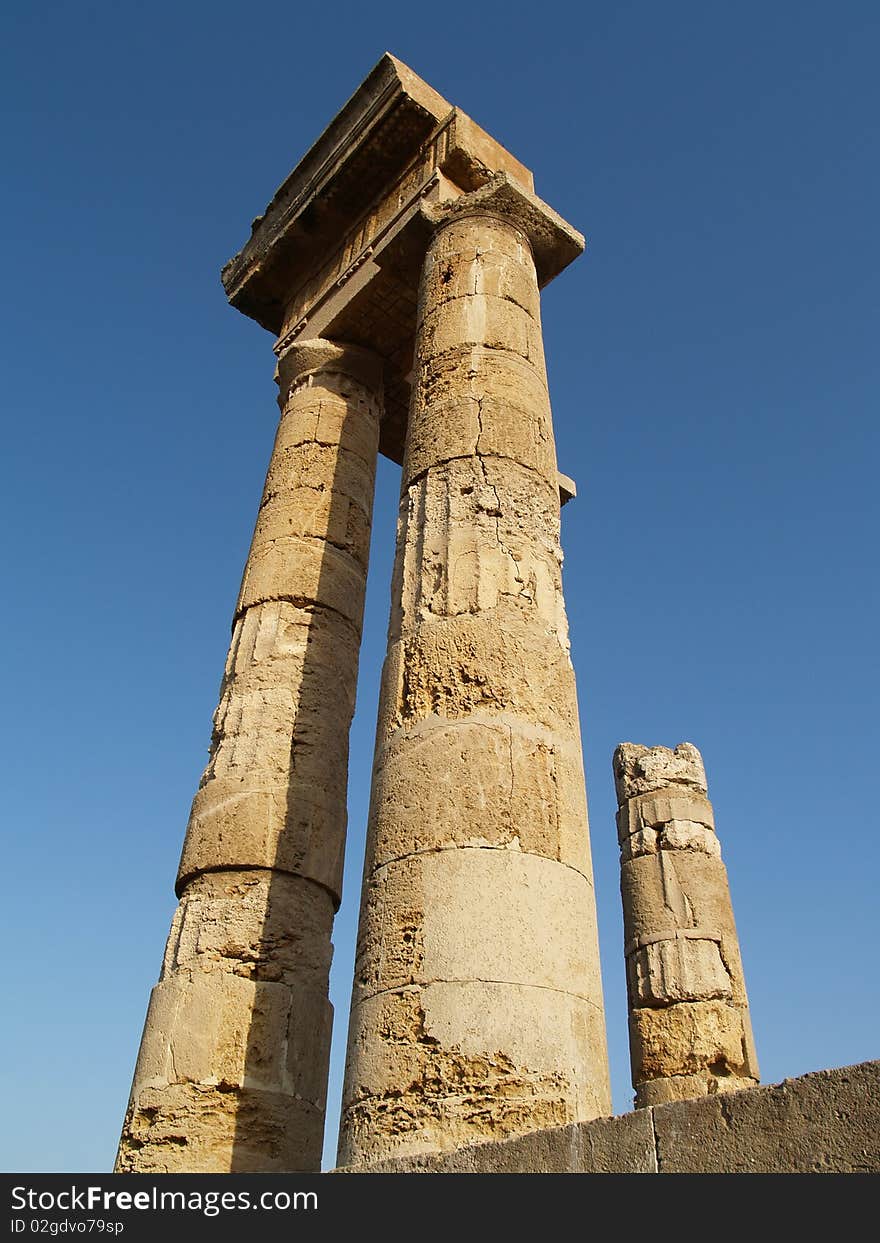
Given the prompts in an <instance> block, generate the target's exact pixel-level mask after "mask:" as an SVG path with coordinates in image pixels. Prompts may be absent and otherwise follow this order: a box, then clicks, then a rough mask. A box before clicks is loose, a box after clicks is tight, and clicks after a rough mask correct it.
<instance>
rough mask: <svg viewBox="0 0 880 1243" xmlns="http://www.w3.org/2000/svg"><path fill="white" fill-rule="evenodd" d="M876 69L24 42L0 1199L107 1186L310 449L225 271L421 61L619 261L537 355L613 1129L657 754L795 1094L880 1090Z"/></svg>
mask: <svg viewBox="0 0 880 1243" xmlns="http://www.w3.org/2000/svg"><path fill="white" fill-rule="evenodd" d="M878 35H880V7H878V6H877V5H876V4H873V3H867V2H865V3H859V2H856V0H844V2H842V3H839V4H831V3H823V4H818V3H809V2H804V3H792V2H789V0H775V2H774V3H772V4H766V3H761V4H758V3H754V2H753V0H743V2H742V3H740V4H737V5H729V4H721V3H715V2H712V0H704V2H702V3H691V2H682V3H678V2H670V3H669V4H666V5H660V4H656V3H644V2H640V3H626V2H622V3H595V4H594V3H585V4H577V5H574V4H571V5H567V4H552V3H551V4H547V5H544V6H543V7H541V8H540V9H539V10H536V9H535V8H534V7H533V6H517V5H515V4H511V3H506V4H497V3H488V4H487V3H481V4H480V5H478V6H477V5H470V4H468V5H465V4H462V3H459V0H451V2H449V3H446V4H444V5H443V6H426V5H402V4H382V3H379V4H378V5H370V6H367V5H355V4H352V5H345V4H341V5H340V4H334V5H326V6H300V5H293V4H286V5H283V4H278V3H274V2H272V0H269V2H267V3H263V4H261V5H259V6H258V7H255V6H253V5H248V4H244V3H242V4H233V3H226V2H224V0H214V2H212V3H210V4H208V3H205V2H203V0H198V2H194V3H186V2H183V3H175V4H170V3H168V0H155V2H154V3H152V4H151V5H149V6H146V5H135V4H133V3H125V2H124V3H112V4H111V3H109V2H108V0H95V2H92V3H89V2H88V0H79V2H78V3H61V4H58V3H56V4H52V3H45V4H41V5H35V4H29V3H23V2H21V0H13V2H12V3H10V4H8V5H7V6H6V8H5V15H4V17H3V19H2V27H0V47H2V50H0V91H2V93H3V95H4V96H5V98H4V99H3V101H2V102H3V116H4V130H5V134H4V141H3V150H4V155H3V180H4V183H5V184H4V193H3V196H2V202H0V216H2V222H3V237H4V239H5V245H6V251H5V256H4V269H5V272H6V276H5V281H4V285H5V288H6V291H7V292H6V295H5V297H4V298H3V299H2V305H0V315H2V318H3V324H2V342H3V347H4V348H3V350H2V357H3V380H2V398H3V407H4V412H5V418H4V432H3V440H4V453H3V464H4V470H3V488H2V496H0V503H2V505H3V509H4V514H3V521H2V526H0V534H2V541H3V549H2V564H3V565H4V567H5V588H6V604H5V608H4V609H3V615H2V626H3V632H4V633H3V642H4V650H5V651H6V652H7V657H6V669H5V675H4V700H5V711H4V713H3V715H2V723H0V730H2V739H0V755H2V760H3V769H4V774H3V791H4V798H3V822H4V846H3V850H4V862H5V874H6V877H7V882H6V894H5V899H4V902H3V904H2V911H0V920H2V925H3V927H2V932H3V938H4V943H5V945H6V947H7V952H6V970H5V973H4V974H5V988H4V1005H3V1012H4V1017H3V1022H2V1025H0V1030H2V1039H3V1045H4V1050H3V1057H2V1059H0V1093H2V1098H3V1101H4V1109H3V1117H4V1122H2V1123H0V1168H2V1169H5V1170H55V1171H68V1170H102V1169H107V1168H109V1166H110V1165H111V1163H112V1160H113V1155H114V1152H115V1146H116V1142H117V1139H118V1134H119V1129H120V1125H121V1121H122V1116H123V1113H124V1109H125V1104H126V1099H127V1095H128V1090H129V1085H130V1080H131V1073H132V1069H133V1065H134V1060H135V1056H136V1052H137V1046H138V1041H139V1037H140V1031H141V1025H142V1022H143V1017H144V1012H145V1008H146V1004H147V998H148V994H149V990H150V988H151V986H152V984H153V983H154V982H155V979H156V976H157V973H158V969H159V965H160V961H161V954H162V948H163V944H164V939H165V936H166V934H167V930H168V924H169V920H170V917H171V914H172V911H173V907H174V897H173V891H172V886H173V880H174V874H175V870H176V865H177V860H178V855H179V849H180V844H181V841H182V836H183V831H184V828H185V825H186V818H187V814H188V810H189V804H190V801H191V798H192V795H193V792H194V790H195V788H196V785H197V782H198V779H199V776H200V773H201V770H202V768H203V766H204V763H205V760H206V753H207V745H208V741H209V735H210V723H211V714H212V712H213V709H214V706H215V704H216V698H217V689H218V685H219V679H220V674H221V671H222V665H223V659H224V655H225V649H226V645H227V642H228V636H229V620H230V615H231V610H232V606H233V604H234V600H235V594H236V591H237V587H238V582H239V577H240V573H241V568H242V565H243V562H244V558H245V556H246V553H247V547H248V543H249V539H250V535H251V530H252V526H253V520H254V516H255V513H256V507H257V504H258V501H259V496H260V491H261V487H262V480H263V475H264V473H265V468H266V464H267V461H268V457H269V453H270V450H271V446H272V439H273V433H274V425H275V420H276V417H277V411H276V406H275V389H274V384H273V381H272V369H273V356H272V351H271V345H272V341H271V338H270V337H269V335H268V334H267V333H265V332H264V331H263V330H262V329H260V328H259V327H258V326H257V325H256V324H253V323H252V322H250V321H249V320H246V319H244V318H243V317H242V316H240V315H239V314H237V313H236V312H235V311H233V310H231V309H229V308H228V307H227V306H226V303H225V299H224V296H223V291H222V289H221V286H220V283H219V271H220V267H221V266H222V264H223V263H224V262H225V261H226V260H227V259H228V258H229V257H230V256H231V255H232V254H233V253H234V252H235V251H237V250H238V249H239V247H240V246H241V245H242V243H243V242H244V241H245V239H246V238H247V236H248V234H249V227H250V221H251V219H252V218H253V217H254V216H255V215H257V214H258V213H259V212H260V211H262V209H263V208H264V206H265V204H266V203H267V202H268V200H269V198H270V197H271V194H272V193H273V191H274V189H275V188H276V186H277V185H278V184H279V183H280V182H281V180H282V179H283V177H284V176H285V175H286V174H287V172H288V171H289V170H290V169H291V168H292V167H293V165H294V164H295V163H296V161H297V160H298V159H299V157H300V156H301V155H302V154H303V153H304V151H305V150H306V148H307V147H308V146H309V145H310V144H311V142H312V141H313V140H314V138H315V137H316V136H317V135H318V133H319V132H320V130H321V129H322V128H323V126H324V125H325V124H326V123H327V121H328V120H329V119H330V117H331V116H332V115H333V114H334V113H335V112H336V110H337V109H338V108H339V107H340V106H341V105H342V103H343V102H344V101H345V99H347V97H348V96H349V95H350V94H351V92H352V91H353V90H354V88H355V87H356V86H357V84H358V83H359V82H360V81H361V79H362V78H363V77H364V76H365V75H366V73H367V72H368V70H369V69H370V68H371V67H372V65H373V64H374V63H375V61H376V60H378V58H379V56H380V55H381V53H382V52H383V51H384V50H385V49H386V48H387V49H388V50H390V51H393V52H394V53H395V54H396V55H398V56H400V57H401V58H402V59H403V60H404V61H406V62H407V63H408V64H409V65H410V66H412V68H414V69H415V70H416V72H418V73H419V74H421V75H422V76H423V77H424V78H426V79H427V81H429V82H430V83H431V84H432V85H433V86H434V87H435V88H436V89H437V90H439V91H440V92H441V93H442V94H443V95H444V96H445V97H446V98H447V99H449V100H450V101H451V102H453V103H455V104H457V105H459V106H460V107H461V108H463V109H464V110H465V111H466V112H468V113H469V114H470V115H471V116H472V117H473V118H474V119H475V120H476V121H478V122H479V123H480V124H481V125H482V126H483V127H484V128H485V129H487V130H488V131H489V132H490V133H491V134H493V135H494V136H495V137H496V138H498V139H499V140H501V141H502V142H503V143H504V144H505V145H506V146H508V147H509V148H510V149H511V150H512V151H513V152H514V153H515V154H516V155H517V156H518V157H519V158H520V159H521V160H522V161H523V162H524V163H526V164H528V165H529V166H531V167H532V168H533V169H534V172H535V183H536V189H537V192H538V193H539V194H540V195H541V197H543V198H544V199H546V200H547V201H548V202H549V203H550V204H551V205H552V206H553V207H555V208H556V209H557V210H558V211H559V212H560V213H561V214H562V215H564V216H565V217H566V218H567V219H569V220H570V221H571V222H572V223H573V224H575V225H576V226H577V227H578V228H580V229H581V230H582V231H583V232H585V233H586V234H587V237H588V245H587V251H586V254H585V255H584V257H583V258H582V259H581V260H579V261H578V262H577V263H576V264H575V265H574V266H573V267H572V268H570V269H569V270H568V271H567V272H565V273H564V274H563V275H562V276H561V277H560V278H559V279H558V281H557V282H556V283H554V284H553V285H552V286H551V287H550V288H549V289H548V290H547V292H546V294H545V296H544V331H545V344H546V349H547V356H548V366H549V370H550V383H551V396H552V399H553V405H554V417H555V422H556V432H557V444H558V450H559V461H560V467H561V469H562V470H563V471H565V472H566V473H567V474H570V475H572V476H574V477H575V478H576V480H577V482H578V486H579V496H578V499H577V500H576V501H575V502H573V503H572V504H571V505H569V506H568V507H567V508H566V510H565V513H564V521H563V543H564V548H565V553H566V563H565V585H566V597H567V604H568V610H569V617H570V623H571V632H572V644H573V657H574V662H575V669H576V671H577V676H578V689H579V695H580V703H581V718H582V725H583V731H584V750H585V760H586V769H587V787H588V794H589V799H590V811H591V831H592V840H593V854H594V862H595V867H596V882H597V892H598V902H599V913H600V936H601V949H602V960H603V971H604V980H605V993H606V1005H607V1010H608V1034H609V1045H610V1054H611V1064H612V1079H613V1087H614V1103H615V1109H616V1110H617V1111H618V1112H621V1111H623V1110H625V1109H627V1108H629V1107H630V1103H631V1089H630V1086H629V1077H628V1054H627V1041H626V1031H625V1018H626V998H625V986H624V979H623V967H622V952H621V925H620V913H619V893H618V861H617V843H616V835H615V829H614V820H613V811H614V793H613V784H612V780H611V754H612V751H613V748H614V746H615V744H616V743H617V742H619V741H621V740H623V739H628V740H632V741H637V742H643V743H650V744H654V743H663V744H666V745H675V744H676V743H677V742H679V741H682V740H684V739H687V740H690V741H693V742H695V743H696V744H697V745H698V746H699V747H700V748H701V749H702V751H703V754H704V758H705V761H706V766H707V769H708V773H709V783H710V796H711V797H712V799H713V801H714V804H715V809H716V819H717V824H718V830H719V834H720V837H721V842H722V848H723V851H724V856H725V859H726V861H727V865H728V870H729V873H730V881H731V889H732V893H733V901H734V909H735V912H736V917H737V922H738V926H739V931H740V938H741V943H742V949H743V957H744V962H745V970H746V980H747V985H748V989H749V993H750V999H751V1004H752V1014H753V1023H754V1028H755V1036H756V1040H757V1046H758V1054H759V1059H760V1062H761V1069H762V1076H763V1079H764V1081H765V1082H768V1083H769V1082H776V1081H778V1080H780V1079H782V1078H784V1077H786V1076H791V1075H797V1074H801V1073H804V1072H806V1071H810V1070H815V1069H819V1068H821V1067H824V1066H834V1065H844V1064H848V1063H851V1062H856V1061H860V1060H864V1059H868V1058H871V1057H875V1056H877V1054H878V1051H880V1050H878V1044H877V1031H878V1017H880V1016H878V1010H880V1006H878V989H877V971H876V963H875V955H876V945H877V903H876V877H877V874H878V864H880V857H878V853H880V852H878V834H877V830H876V825H875V821H876V813H875V810H874V807H873V795H874V787H875V785H876V779H877V768H878V764H877V756H878V730H877V703H878V695H877V691H878V667H877V656H876V635H877V629H878V627H877V612H878V607H877V605H878V592H877V572H876V571H877V546H878V499H877V497H878V489H877V486H876V450H877V439H878V434H877V407H878V393H880V351H878V349H877V337H878V257H880V256H878V250H880V242H878V238H880V231H878V228H877V221H878V219H880V211H878V207H880V204H878V198H880V174H878V161H877V137H876V125H877V116H878V104H880V99H878V95H880V78H878V74H877V58H878V42H880V40H878ZM396 477H397V468H395V467H392V466H391V465H390V464H388V463H383V464H382V469H381V470H380V474H379V487H378V492H377V498H376V518H375V523H374V541H373V560H372V568H371V576H370V583H369V591H368V601H367V620H366V627H365V638H364V646H363V652H362V676H361V683H360V688H359V703H358V713H357V716H356V719H355V724H354V727H353V734H352V763H351V782H350V798H349V820H350V827H349V855H348V866H347V878H346V892H345V899H344V903H343V907H342V909H341V911H340V915H339V917H338V920H337V929H336V936H335V941H336V960H335V964H334V976H333V1000H334V1004H335V1006H336V1033H335V1042H334V1057H333V1081H332V1091H331V1103H330V1110H329V1114H328V1133H329V1135H328V1161H329V1162H330V1163H332V1152H333V1148H334V1146H335V1126H336V1117H337V1114H338V1088H339V1080H340V1077H341V1066H342V1056H343V1047H344V1034H345V1024H346V1020H347V1013H348V988H349V979H350V973H351V964H352V955H353V939H354V928H355V923H356V917H357V899H358V886H359V880H360V870H361V855H362V849H363V827H364V820H365V816H366V805H367V795H368V787H369V769H370V762H371V751H372V741H373V722H374V713H375V701H376V695H377V689H378V678H379V670H380V666H381V660H382V655H383V651H384V639H385V626H386V620H387V610H388V578H389V573H390V562H391V556H392V551H393V527H394V508H395V506H394V501H395V495H396V488H397V478H396Z"/></svg>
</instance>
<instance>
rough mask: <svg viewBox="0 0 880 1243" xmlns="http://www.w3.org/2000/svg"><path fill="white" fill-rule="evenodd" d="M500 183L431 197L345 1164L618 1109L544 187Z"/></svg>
mask: <svg viewBox="0 0 880 1243" xmlns="http://www.w3.org/2000/svg"><path fill="white" fill-rule="evenodd" d="M498 185H499V187H500V189H498V188H496V187H495V186H490V187H489V188H488V190H486V191H485V192H482V191H481V192H477V193H476V194H475V195H474V196H464V197H463V198H460V199H458V200H457V201H456V203H455V205H454V206H453V207H451V208H446V209H442V210H440V209H437V210H436V212H435V222H436V224H437V228H436V231H435V233H434V236H433V240H432V242H431V245H430V248H429V251H428V255H427V259H426V262H425V265H424V269H423V274H422V282H421V288H420V295H419V328H418V334H417V351H416V363H415V370H414V384H413V396H412V404H411V409H410V422H409V430H408V438H407V448H406V456H405V461H404V471H403V486H402V495H401V507H400V517H399V523H398V551H397V560H396V566H395V573H394V581H393V586H392V610H391V622H390V627H389V646H388V654H387V659H386V663H385V669H384V673H383V684H382V697H381V704H380V711H379V723H378V730H377V743H376V761H375V770H374V780H373V790H372V799H371V810H370V822H369V830H368V841H367V857H366V864H365V882H364V893H363V901H362V908H361V920H360V930H359V941H358V956H357V962H356V968H355V981H354V990H353V998H352V1018H351V1026H350V1031H349V1050H348V1062H347V1069H346V1081H345V1089H344V1099H343V1113H342V1122H341V1133H340V1161H341V1162H342V1163H343V1164H346V1165H357V1164H360V1163H363V1162H367V1161H372V1160H379V1159H383V1158H385V1157H390V1156H392V1155H401V1154H411V1153H418V1152H431V1151H434V1152H438V1151H447V1150H450V1149H452V1148H455V1147H458V1146H460V1145H464V1144H470V1143H474V1142H477V1141H479V1140H482V1139H488V1138H495V1139H497V1138H503V1137H507V1136H512V1135H518V1134H523V1133H525V1132H529V1131H533V1130H536V1129H538V1128H540V1127H545V1126H564V1125H567V1124H569V1123H572V1122H575V1121H578V1120H582V1119H586V1118H592V1117H596V1116H598V1115H601V1114H605V1113H608V1112H610V1104H609V1092H608V1078H607V1059H606V1049H605V1032H604V1013H603V1009H602V992H601V981H600V976H599V967H598V948H597V933H596V917H595V904H594V898H593V891H592V874H591V868H590V850H589V839H588V829H587V814H586V799H585V794H584V780H583V763H582V758H581V749H580V733H579V725H578V714H577V700H576V695H575V684H574V674H573V671H572V666H571V660H570V658H569V650H568V630H567V624H566V618H565V608H564V603H563V598H562V582H561V572H560V567H561V561H562V556H561V552H560V547H559V491H558V480H557V471H556V460H555V451H554V445H553V432H552V425H551V417H550V405H549V399H548V396H547V384H546V375H545V369H544V358H543V349H542V343H541V328H540V313H539V298H538V283H537V278H536V269H535V261H534V257H533V253H532V243H531V241H530V238H529V235H528V228H529V227H531V226H530V225H528V224H527V223H524V222H528V221H529V220H531V219H532V217H531V216H530V215H529V212H531V211H533V210H534V211H537V209H535V208H534V204H536V203H537V200H534V199H533V198H532V197H531V196H529V195H527V194H525V192H523V191H521V190H515V189H512V188H511V186H510V185H509V184H508V183H507V182H504V183H503V184H502V183H500V182H499V183H498ZM498 193H502V194H503V195H506V196H508V197H507V198H505V199H504V202H505V203H506V204H507V207H506V208H505V212H501V211H500V209H499V208H498V200H497V198H493V197H492V196H493V195H497V194H498ZM487 202H491V203H492V204H494V207H493V210H491V211H490V210H489V209H488V207H487V206H486V204H487ZM520 202H521V203H522V204H524V205H525V206H524V207H523V211H522V214H521V215H518V214H517V211H518V209H517V210H514V209H513V208H511V207H510V204H511V203H520ZM538 214H540V213H538ZM554 227H555V225H554Z"/></svg>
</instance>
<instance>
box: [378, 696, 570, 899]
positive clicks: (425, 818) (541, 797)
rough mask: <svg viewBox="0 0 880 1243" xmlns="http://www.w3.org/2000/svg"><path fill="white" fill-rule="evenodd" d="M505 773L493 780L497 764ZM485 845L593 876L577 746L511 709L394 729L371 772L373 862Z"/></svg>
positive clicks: (429, 720)
mask: <svg viewBox="0 0 880 1243" xmlns="http://www.w3.org/2000/svg"><path fill="white" fill-rule="evenodd" d="M502 772H503V773H509V780H505V781H499V773H502ZM455 846H478V847H479V846H484V847H495V848H501V849H510V850H514V851H522V852H525V853H529V854H536V855H542V856H544V857H546V858H549V859H556V860H559V861H560V862H562V863H566V864H567V865H568V866H570V867H573V868H576V869H577V870H578V871H580V872H583V873H584V874H585V875H586V876H587V877H588V879H590V878H591V871H590V851H589V832H588V827H587V808H586V798H585V795H584V782H583V763H582V760H581V754H580V747H579V746H578V744H577V740H576V739H575V738H573V737H572V736H569V737H564V736H560V735H558V734H551V733H548V732H547V731H544V730H538V729H534V728H530V727H529V726H528V725H527V724H526V723H525V722H521V721H519V720H518V719H517V718H514V717H512V716H510V717H508V718H507V719H506V720H503V721H502V720H498V719H497V718H493V717H491V716H486V717H483V718H482V719H481V717H480V716H471V717H467V718H464V719H463V720H460V721H443V720H437V719H434V718H428V719H427V720H426V721H425V722H424V723H423V724H422V725H421V726H418V727H416V728H415V729H413V730H412V731H410V732H406V733H398V734H395V735H392V737H391V738H390V739H389V740H388V742H387V744H386V745H385V747H384V748H383V749H382V751H381V752H380V754H379V756H378V767H377V770H376V772H375V775H374V779H373V798H372V803H371V809H370V827H369V845H368V850H369V851H370V857H371V859H372V860H373V861H374V866H377V867H378V866H381V865H382V864H384V863H387V862H388V861H389V860H391V859H398V858H401V857H402V856H404V855H409V854H414V853H417V852H419V851H431V850H438V849H443V848H449V847H455Z"/></svg>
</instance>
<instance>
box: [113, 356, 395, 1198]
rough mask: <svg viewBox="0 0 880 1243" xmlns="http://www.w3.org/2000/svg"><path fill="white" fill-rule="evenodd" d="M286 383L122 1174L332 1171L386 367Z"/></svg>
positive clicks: (281, 372) (284, 379) (357, 360)
mask: <svg viewBox="0 0 880 1243" xmlns="http://www.w3.org/2000/svg"><path fill="white" fill-rule="evenodd" d="M278 381H279V385H280V397H279V403H280V406H281V411H282V413H281V421H280V424H279V427H278V434H277V437H276V441H275V448H274V451H273V453H272V459H271V462H270V465H269V471H268V475H267V479H266V486H265V490H264V493H263V499H262V503H261V506H260V510H259V514H258V517H257V523H256V529H255V532H254V537H253V541H252V544H251V550H250V555H249V557H248V561H247V565H246V567H245V571H244V577H243V581H242V587H241V593H240V596H239V600H238V604H237V606H236V612H235V618H234V626H233V634H232V643H231V646H230V649H229V657H228V660H227V664H226V672H225V676H224V679H223V684H222V687H221V693H220V704H219V706H218V708H217V712H216V714H215V717H214V733H213V738H212V743H211V754H210V760H209V763H208V767H207V769H206V770H205V774H204V776H203V778H202V782H201V785H200V788H199V791H198V793H197V794H196V797H195V800H194V802H193V808H192V813H191V816H190V822H189V828H188V830H187V835H186V840H185V843H184V847H183V854H182V859H181V864H180V870H179V874H178V885H177V890H178V895H179V897H180V904H179V906H178V909H177V913H176V915H175V917H174V922H173V925H172V928H171V934H170V936H169V938H168V945H167V948H166V952H165V960H164V963H163V967H162V974H161V977H160V980H159V983H158V984H157V985H156V987H155V989H154V990H153V994H152V998H151V1001H150V1007H149V1011H148V1014H147V1020H146V1024H145V1028H144V1035H143V1039H142V1043H141V1049H140V1055H139V1058H138V1063H137V1067H136V1070H135V1076H134V1085H133V1088H132V1095H131V1100H130V1103H129V1109H128V1113H127V1115H126V1119H125V1124H124V1130H123V1135H122V1140H121V1143H120V1148H119V1155H118V1158H117V1167H116V1168H117V1169H118V1170H119V1171H134V1172H144V1173H147V1172H150V1173H152V1172H165V1171H167V1172H184V1171H186V1172H224V1171H233V1170H239V1171H242V1170H266V1171H269V1170H277V1171H285V1170H317V1169H318V1168H319V1167H320V1154H321V1145H322V1139H323V1126H324V1106H325V1098H326V1087H327V1071H328V1063H329V1051H330V1034H331V1022H332V1009H331V1006H330V1002H329V1000H328V996H327V980H328V974H329V969H330V959H331V953H332V949H331V942H330V935H331V930H332V925H333V915H334V911H335V910H336V907H337V906H338V904H339V898H340V887H341V877H342V856H343V849H344V844H345V826H346V811H345V800H346V781H347V767H348V730H349V725H350V722H351V716H352V712H353V710H354V700H355V686H356V682H357V664H358V648H359V640H360V626H361V617H362V611H363V600H364V585H365V579H366V572H367V557H368V551H369V531H370V518H371V511H372V502H373V480H374V472H375V463H376V453H377V444H378V431H379V416H380V404H381V392H382V369H381V365H380V363H379V362H378V360H376V359H375V358H374V357H373V356H371V355H369V354H368V353H366V352H365V351H363V350H359V349H354V348H351V347H346V346H339V345H335V344H332V343H330V342H327V341H309V342H304V343H303V344H302V345H300V346H297V347H294V348H293V349H290V350H288V351H287V352H286V353H284V354H283V355H282V357H281V359H280V360H279V364H278Z"/></svg>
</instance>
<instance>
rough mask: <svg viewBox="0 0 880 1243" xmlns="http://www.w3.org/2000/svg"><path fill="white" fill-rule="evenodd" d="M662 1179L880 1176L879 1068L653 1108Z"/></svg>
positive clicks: (849, 1068) (839, 1072) (866, 1066)
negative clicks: (691, 1176)
mask: <svg viewBox="0 0 880 1243" xmlns="http://www.w3.org/2000/svg"><path fill="white" fill-rule="evenodd" d="M654 1128H655V1131H656V1135H657V1154H658V1161H659V1170H660V1173H661V1174H676V1173H693V1174H762V1173H767V1174H784V1173H787V1174H817V1173H832V1172H834V1173H868V1172H877V1171H878V1170H880V1062H865V1063H863V1064H862V1065H859V1066H845V1067H842V1068H841V1069H838V1070H821V1071H818V1072H816V1073H815V1074H810V1075H804V1076H803V1077H802V1078H800V1079H786V1080H785V1081H784V1082H783V1083H780V1084H778V1085H776V1086H775V1087H766V1088H753V1089H752V1090H750V1091H743V1092H734V1093H730V1094H725V1095H722V1096H709V1097H706V1098H704V1099H703V1100H694V1101H682V1102H680V1103H678V1104H672V1105H666V1106H663V1107H662V1108H658V1109H655V1110H654Z"/></svg>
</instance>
